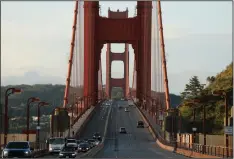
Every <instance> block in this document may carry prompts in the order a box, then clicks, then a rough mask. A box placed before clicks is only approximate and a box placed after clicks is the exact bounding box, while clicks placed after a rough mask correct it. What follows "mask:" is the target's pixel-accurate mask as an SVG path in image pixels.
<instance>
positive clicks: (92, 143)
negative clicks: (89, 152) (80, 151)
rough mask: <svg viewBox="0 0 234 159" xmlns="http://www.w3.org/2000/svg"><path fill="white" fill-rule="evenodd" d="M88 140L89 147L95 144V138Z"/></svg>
mask: <svg viewBox="0 0 234 159" xmlns="http://www.w3.org/2000/svg"><path fill="white" fill-rule="evenodd" d="M88 142H89V144H90V146H91V147H94V146H95V145H96V144H95V143H96V140H94V139H88Z"/></svg>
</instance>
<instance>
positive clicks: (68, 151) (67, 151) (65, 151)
mask: <svg viewBox="0 0 234 159" xmlns="http://www.w3.org/2000/svg"><path fill="white" fill-rule="evenodd" d="M76 150H77V149H76V148H75V147H71V146H65V147H63V148H62V150H61V151H60V153H59V158H66V157H69V158H75V157H76V156H77V152H76Z"/></svg>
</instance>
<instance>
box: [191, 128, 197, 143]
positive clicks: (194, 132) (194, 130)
mask: <svg viewBox="0 0 234 159" xmlns="http://www.w3.org/2000/svg"><path fill="white" fill-rule="evenodd" d="M192 131H193V143H195V141H196V131H197V128H196V127H193V128H192Z"/></svg>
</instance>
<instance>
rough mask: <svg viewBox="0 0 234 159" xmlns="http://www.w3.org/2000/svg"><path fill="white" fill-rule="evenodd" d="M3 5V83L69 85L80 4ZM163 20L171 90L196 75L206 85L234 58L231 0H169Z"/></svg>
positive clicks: (129, 4) (103, 6) (132, 4)
mask: <svg viewBox="0 0 234 159" xmlns="http://www.w3.org/2000/svg"><path fill="white" fill-rule="evenodd" d="M1 3H2V8H1V49H2V50H1V85H8V84H22V83H24V84H35V83H42V84H44V83H53V84H56V83H58V84H65V79H66V76H67V67H68V56H69V50H70V41H71V33H72V22H73V14H74V2H72V1H69V2H62V1H58V2H56V1H54V2H52V1H51V2H43V1H41V2H40V1H37V2H36V1H34V2H27V1H21V2H16V1H11V2H7V1H4V2H1ZM100 5H101V15H102V16H107V11H108V8H109V7H110V8H111V10H114V11H116V10H117V9H119V10H125V9H126V8H127V7H128V10H129V14H130V16H133V15H134V12H135V5H136V2H134V1H131V2H128V1H125V2H124V3H123V2H121V1H119V2H112V1H109V2H107V1H105V2H104V1H101V2H100ZM162 18H163V27H164V36H165V48H166V57H167V69H168V76H169V88H170V92H171V93H175V94H179V93H180V92H182V91H183V89H184V86H185V84H186V83H187V82H188V80H189V78H190V77H191V76H193V75H197V76H198V77H199V79H200V80H201V82H202V83H206V78H207V76H211V75H216V74H217V73H218V72H220V71H222V70H224V69H225V67H226V66H227V65H228V64H229V63H230V62H231V61H232V2H231V1H230V2H221V1H219V2H218V1H213V2H201V1H197V2H196V1H193V2H182V1H181V2H179V1H178V2H172V1H163V2H162ZM121 50H123V46H120V45H115V46H114V47H113V51H114V52H121ZM102 52H105V49H103V50H102ZM130 54H131V55H130V56H132V54H133V53H132V50H130ZM103 57H104V54H102V58H103ZM131 67H132V66H131ZM120 68H123V67H121V66H120V65H119V64H116V65H114V66H113V74H114V75H115V76H120V75H122V74H123V73H122V72H121V71H119V70H121V69H120ZM104 70H105V60H103V71H104ZM130 72H131V71H130ZM103 73H104V74H103V77H105V72H103ZM115 76H114V77H115Z"/></svg>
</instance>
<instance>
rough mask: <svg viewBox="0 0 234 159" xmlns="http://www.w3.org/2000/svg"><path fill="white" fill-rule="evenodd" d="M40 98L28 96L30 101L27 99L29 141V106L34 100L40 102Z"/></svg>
mask: <svg viewBox="0 0 234 159" xmlns="http://www.w3.org/2000/svg"><path fill="white" fill-rule="evenodd" d="M39 101H40V99H39V98H36V97H31V98H28V101H27V130H26V131H27V132H26V134H27V141H29V106H30V104H31V103H33V102H39Z"/></svg>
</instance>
